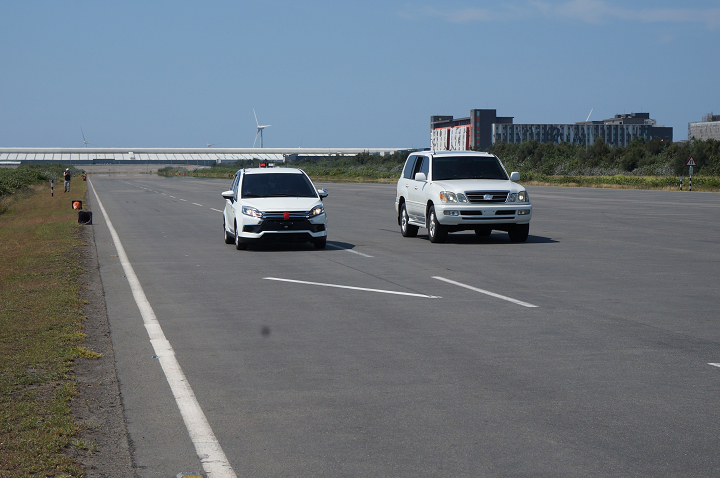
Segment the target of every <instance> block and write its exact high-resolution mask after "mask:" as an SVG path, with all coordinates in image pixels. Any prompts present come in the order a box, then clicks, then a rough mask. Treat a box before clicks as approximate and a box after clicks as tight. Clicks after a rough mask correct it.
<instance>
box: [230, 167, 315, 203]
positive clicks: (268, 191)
mask: <svg viewBox="0 0 720 478" xmlns="http://www.w3.org/2000/svg"><path fill="white" fill-rule="evenodd" d="M241 195H242V197H244V198H273V197H301V198H314V197H317V191H315V189H314V188H313V186H312V184H311V183H310V181H309V180H308V179H307V178H306V177H305V175H304V174H289V173H263V174H246V175H245V177H244V178H243V183H242V190H241Z"/></svg>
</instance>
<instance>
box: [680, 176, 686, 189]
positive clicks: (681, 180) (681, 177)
mask: <svg viewBox="0 0 720 478" xmlns="http://www.w3.org/2000/svg"><path fill="white" fill-rule="evenodd" d="M683 179H685V178H684V177H683V176H680V191H682V182H683Z"/></svg>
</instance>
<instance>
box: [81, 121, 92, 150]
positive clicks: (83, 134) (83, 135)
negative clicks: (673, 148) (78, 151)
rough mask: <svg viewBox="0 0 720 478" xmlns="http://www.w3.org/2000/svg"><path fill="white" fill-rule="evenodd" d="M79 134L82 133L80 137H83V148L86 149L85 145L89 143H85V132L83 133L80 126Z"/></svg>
mask: <svg viewBox="0 0 720 478" xmlns="http://www.w3.org/2000/svg"><path fill="white" fill-rule="evenodd" d="M80 133H82V137H83V148H87V145H88V144H90V143H88V142H87V141H85V132H84V131H83V129H82V126H81V127H80Z"/></svg>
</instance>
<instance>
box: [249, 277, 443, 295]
mask: <svg viewBox="0 0 720 478" xmlns="http://www.w3.org/2000/svg"><path fill="white" fill-rule="evenodd" d="M263 279H265V280H277V281H282V282H294V283H295V284H308V285H320V286H323V287H337V288H338V289H352V290H363V291H366V292H380V293H381V294H396V295H409V296H412V297H424V298H426V299H442V297H440V296H439V295H425V294H413V293H411V292H397V291H394V290H382V289H368V288H365V287H352V286H349V285H337V284H323V283H322V282H308V281H304V280H292V279H279V278H277V277H263Z"/></svg>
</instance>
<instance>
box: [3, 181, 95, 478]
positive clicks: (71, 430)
mask: <svg viewBox="0 0 720 478" xmlns="http://www.w3.org/2000/svg"><path fill="white" fill-rule="evenodd" d="M84 195H85V184H84V183H82V182H80V181H77V182H75V181H74V182H73V191H72V192H71V193H68V194H64V193H63V192H62V191H60V193H59V194H58V193H57V191H56V193H55V196H54V197H51V196H50V191H49V189H48V188H47V186H45V185H41V186H36V187H33V188H31V190H30V191H26V192H23V193H19V194H16V195H15V197H14V198H13V201H12V202H10V203H6V206H7V210H6V211H4V213H3V214H0V257H2V262H1V264H2V266H0V476H2V477H25V476H83V475H84V473H83V470H82V467H81V466H80V465H79V464H77V463H76V462H74V461H73V460H71V459H70V458H68V457H67V456H66V455H65V454H64V450H65V448H66V447H69V446H71V445H72V437H73V435H74V434H76V433H77V432H78V429H77V426H76V425H75V423H74V422H73V420H72V417H71V415H70V403H71V400H72V397H73V396H74V394H75V382H74V381H73V361H74V360H75V359H76V358H77V357H79V356H83V357H87V358H92V357H94V356H96V355H97V354H96V353H95V352H93V351H91V350H88V349H86V348H85V347H83V346H82V345H80V344H81V343H82V341H83V339H84V335H83V333H82V326H83V320H84V317H83V316H82V313H81V306H82V302H81V300H80V298H79V297H80V291H79V285H78V279H79V277H80V274H81V273H82V269H81V266H80V261H79V250H80V246H81V240H80V234H79V232H80V230H79V228H80V227H83V226H79V225H78V224H77V211H74V210H72V208H71V207H70V200H71V199H77V198H82V197H84Z"/></svg>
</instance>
